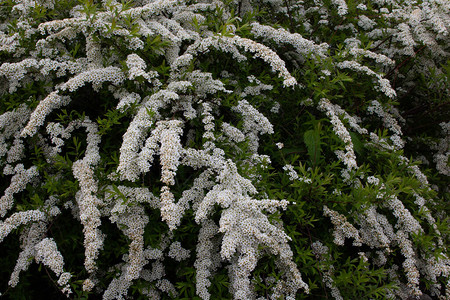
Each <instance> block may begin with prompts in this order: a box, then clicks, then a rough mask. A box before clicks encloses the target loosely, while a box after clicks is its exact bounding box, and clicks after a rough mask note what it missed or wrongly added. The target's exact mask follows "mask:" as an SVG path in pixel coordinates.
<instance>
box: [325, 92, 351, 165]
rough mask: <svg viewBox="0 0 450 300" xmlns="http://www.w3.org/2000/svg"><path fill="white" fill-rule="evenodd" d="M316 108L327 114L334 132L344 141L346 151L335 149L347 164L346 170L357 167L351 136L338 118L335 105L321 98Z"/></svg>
mask: <svg viewBox="0 0 450 300" xmlns="http://www.w3.org/2000/svg"><path fill="white" fill-rule="evenodd" d="M318 108H319V109H320V110H322V111H324V112H325V113H326V114H327V116H328V117H329V118H330V122H331V124H332V125H333V131H334V133H336V135H337V136H338V137H339V138H340V139H341V140H342V141H343V142H344V143H345V150H346V152H343V151H342V150H336V151H335V152H336V155H337V156H338V158H339V159H340V160H342V162H343V163H344V164H345V165H346V166H347V170H348V171H351V170H352V169H357V168H358V165H357V163H356V155H355V152H354V150H353V142H352V138H351V136H350V133H349V132H348V130H347V128H346V127H345V125H344V123H342V121H341V120H340V119H339V117H338V113H337V112H336V110H335V107H334V106H333V105H332V104H331V103H330V101H329V100H328V99H321V100H320V103H319V107H318Z"/></svg>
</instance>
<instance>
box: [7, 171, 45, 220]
mask: <svg viewBox="0 0 450 300" xmlns="http://www.w3.org/2000/svg"><path fill="white" fill-rule="evenodd" d="M8 173H9V172H8ZM9 174H11V175H13V177H12V178H11V183H10V185H9V187H8V188H6V190H5V192H4V195H3V196H2V197H1V198H0V216H1V217H4V216H5V215H6V213H7V212H8V210H10V209H11V208H12V207H13V205H14V194H17V193H19V192H21V191H23V190H24V189H25V188H26V186H27V184H29V183H30V182H31V180H32V179H33V178H35V177H37V176H38V175H39V173H38V171H37V167H36V166H32V167H30V168H29V169H25V168H24V166H23V164H18V165H16V167H15V168H14V170H13V171H12V172H11V173H9Z"/></svg>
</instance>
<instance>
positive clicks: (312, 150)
mask: <svg viewBox="0 0 450 300" xmlns="http://www.w3.org/2000/svg"><path fill="white" fill-rule="evenodd" d="M303 141H304V142H305V144H306V148H307V149H308V155H309V158H310V159H311V161H312V163H313V165H316V164H317V162H318V161H319V160H320V152H321V147H320V132H319V130H318V129H317V128H316V129H311V130H308V131H306V132H305V134H304V135H303Z"/></svg>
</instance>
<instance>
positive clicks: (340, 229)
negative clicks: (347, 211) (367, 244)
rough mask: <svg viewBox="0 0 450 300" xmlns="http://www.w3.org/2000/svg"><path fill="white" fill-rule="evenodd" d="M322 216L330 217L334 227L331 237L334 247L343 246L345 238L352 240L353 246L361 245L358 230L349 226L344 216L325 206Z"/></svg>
mask: <svg viewBox="0 0 450 300" xmlns="http://www.w3.org/2000/svg"><path fill="white" fill-rule="evenodd" d="M323 215H324V216H326V217H330V219H331V223H332V224H333V225H334V231H333V236H334V243H335V244H336V245H341V246H342V245H344V241H345V238H348V239H349V238H353V239H354V241H353V246H361V245H362V240H361V237H360V235H359V231H358V229H356V228H355V227H354V226H353V225H352V224H350V223H349V222H348V221H347V218H346V217H345V216H343V215H341V214H339V213H338V212H337V211H334V210H331V209H329V208H328V207H327V206H326V205H324V206H323Z"/></svg>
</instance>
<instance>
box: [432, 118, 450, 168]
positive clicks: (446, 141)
mask: <svg viewBox="0 0 450 300" xmlns="http://www.w3.org/2000/svg"><path fill="white" fill-rule="evenodd" d="M439 125H441V128H442V133H443V135H444V137H443V138H441V139H440V140H439V143H438V144H437V145H436V147H435V148H436V149H435V150H437V152H436V153H435V154H434V155H433V161H434V162H435V163H436V169H437V170H438V171H439V173H441V174H443V175H447V176H450V164H449V158H450V122H447V123H445V122H442V123H441V124H439Z"/></svg>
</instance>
